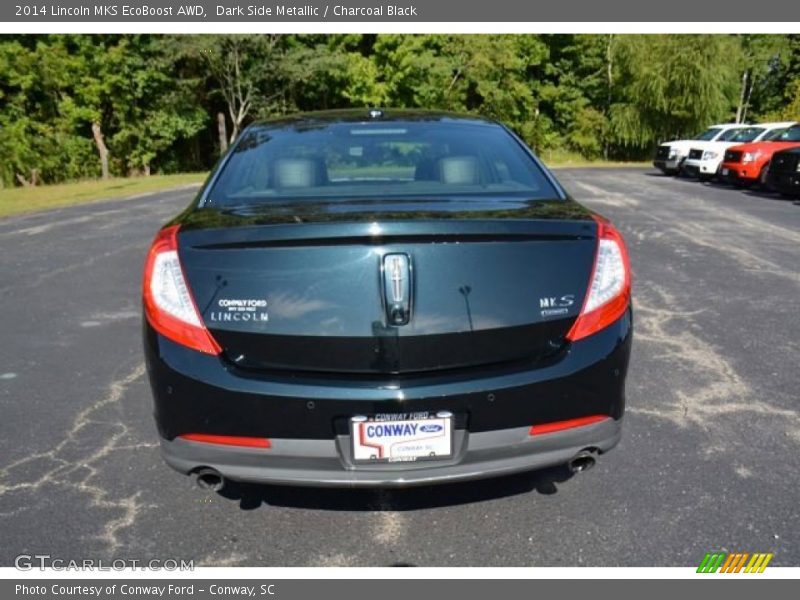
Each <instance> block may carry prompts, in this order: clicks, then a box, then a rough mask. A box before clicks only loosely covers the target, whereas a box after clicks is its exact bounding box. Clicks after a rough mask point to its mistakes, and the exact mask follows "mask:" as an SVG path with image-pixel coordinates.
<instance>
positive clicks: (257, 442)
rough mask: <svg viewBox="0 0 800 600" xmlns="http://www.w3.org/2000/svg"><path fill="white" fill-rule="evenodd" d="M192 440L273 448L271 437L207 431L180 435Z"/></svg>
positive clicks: (223, 444) (221, 444)
mask: <svg viewBox="0 0 800 600" xmlns="http://www.w3.org/2000/svg"><path fill="white" fill-rule="evenodd" d="M178 437H180V438H181V439H184V440H188V441H190V442H202V443H203V444H217V445H220V446H241V447H243V448H263V449H268V448H272V442H270V440H269V438H259V437H247V436H242V435H211V434H207V433H185V434H183V435H180V436H178Z"/></svg>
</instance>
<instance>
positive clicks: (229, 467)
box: [161, 418, 622, 487]
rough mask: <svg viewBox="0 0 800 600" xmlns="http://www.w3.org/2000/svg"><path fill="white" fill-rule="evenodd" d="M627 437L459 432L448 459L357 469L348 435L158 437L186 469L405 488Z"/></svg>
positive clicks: (507, 470)
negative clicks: (237, 440)
mask: <svg viewBox="0 0 800 600" xmlns="http://www.w3.org/2000/svg"><path fill="white" fill-rule="evenodd" d="M621 435H622V421H621V420H614V419H611V418H609V419H607V420H605V421H601V422H599V423H595V424H592V425H587V426H584V427H576V428H574V429H569V430H565V431H562V432H557V433H548V434H544V435H537V436H530V435H529V434H528V428H527V427H522V428H513V429H502V430H497V431H491V432H484V433H473V434H470V433H469V432H466V431H461V432H460V433H459V434H458V435H457V436H456V453H455V457H454V458H453V459H452V460H451V461H447V462H443V463H441V464H438V463H437V464H435V465H433V464H432V463H418V464H417V463H394V464H387V465H380V466H375V467H371V466H367V467H362V466H359V467H354V466H353V465H352V464H351V463H350V461H349V448H350V438H349V436H347V435H342V436H337V437H336V439H335V440H296V439H273V440H271V442H272V447H271V448H269V449H257V448H252V449H251V448H237V447H229V446H215V445H213V444H204V443H198V442H190V441H188V440H184V439H181V438H176V439H174V440H172V441H167V440H164V439H162V440H161V452H162V455H163V457H164V460H165V461H166V462H167V464H169V465H170V466H171V467H173V468H174V469H176V470H177V471H179V472H181V473H190V472H191V471H193V470H195V469H196V468H198V467H201V466H207V467H212V468H214V469H216V470H217V471H219V472H220V473H221V474H222V475H223V476H224V477H226V478H227V479H231V480H234V481H237V480H239V481H250V482H257V483H269V484H278V485H304V486H331V487H406V486H414V485H429V484H440V483H450V482H456V481H466V480H473V479H481V478H484V477H494V476H498V475H507V474H512V473H518V472H522V471H528V470H533V469H539V468H544V467H549V466H554V465H559V464H563V463H566V462H568V461H569V460H570V459H572V458H573V457H574V456H575V455H576V454H578V453H579V452H580V451H582V450H584V449H591V450H596V451H598V452H600V453H603V452H607V451H608V450H610V449H611V448H613V447H614V446H615V445H616V444H617V442H618V441H619V439H620V436H621Z"/></svg>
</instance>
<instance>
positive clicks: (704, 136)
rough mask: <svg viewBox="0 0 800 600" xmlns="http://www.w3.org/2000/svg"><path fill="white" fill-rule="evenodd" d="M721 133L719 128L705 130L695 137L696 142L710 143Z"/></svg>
mask: <svg viewBox="0 0 800 600" xmlns="http://www.w3.org/2000/svg"><path fill="white" fill-rule="evenodd" d="M720 131H722V130H721V129H720V128H719V127H712V128H711V129H706V130H705V131H704V132H703V133H701V134H700V135H698V136H697V137H695V138H694V139H696V140H701V141H703V142H710V141H711V140H713V139H714V138H715V137H717V134H718V133H719V132H720Z"/></svg>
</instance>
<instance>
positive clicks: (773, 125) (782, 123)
mask: <svg viewBox="0 0 800 600" xmlns="http://www.w3.org/2000/svg"><path fill="white" fill-rule="evenodd" d="M794 125H797V121H779V122H777V123H756V124H754V125H753V127H768V128H770V129H778V128H780V127H793V126H794Z"/></svg>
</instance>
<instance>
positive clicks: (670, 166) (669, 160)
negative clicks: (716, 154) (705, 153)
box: [653, 123, 743, 175]
mask: <svg viewBox="0 0 800 600" xmlns="http://www.w3.org/2000/svg"><path fill="white" fill-rule="evenodd" d="M742 127H743V126H742V124H741V123H721V124H719V125H712V126H711V127H709V128H708V129H706V130H705V131H704V132H703V133H701V134H700V135H698V136H696V137H694V138H690V139H688V140H673V141H671V142H664V143H663V144H661V145H660V146H659V147H658V149H657V150H656V157H655V159H654V160H653V166H654V167H656V168H657V169H660V170H661V171H663V172H664V173H666V174H667V175H677V174H678V173H680V172H681V169H682V167H683V163H684V161H685V160H686V159H687V158H688V157H689V151H690V150H691V149H692V148H693V147H695V146H696V145H697V144H698V143H699V142H713V141H715V140H718V139H719V138H720V137H722V136H724V135H732V134H729V133H728V132H729V131H732V130H738V129H741V128H742Z"/></svg>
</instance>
